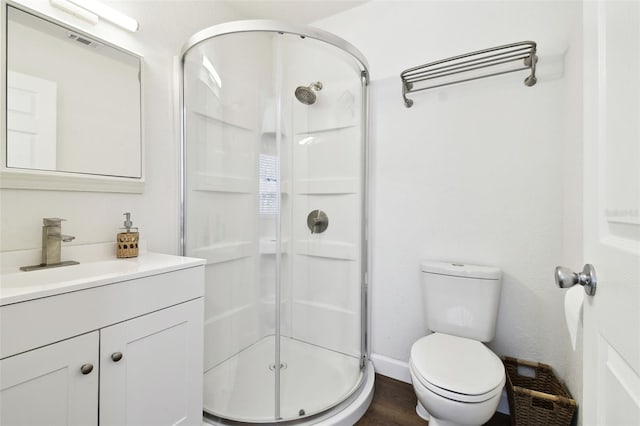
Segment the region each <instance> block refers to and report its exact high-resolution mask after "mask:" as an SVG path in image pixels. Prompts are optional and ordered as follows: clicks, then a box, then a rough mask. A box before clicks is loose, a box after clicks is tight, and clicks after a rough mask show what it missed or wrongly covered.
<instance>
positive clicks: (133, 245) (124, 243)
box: [116, 212, 140, 258]
mask: <svg viewBox="0 0 640 426" xmlns="http://www.w3.org/2000/svg"><path fill="white" fill-rule="evenodd" d="M122 231H123V232H120V233H118V238H117V240H116V241H117V243H118V249H117V251H116V256H117V257H118V258H127V257H137V256H138V239H139V237H140V233H139V232H138V228H134V227H133V222H132V221H131V213H128V212H127V213H124V228H122Z"/></svg>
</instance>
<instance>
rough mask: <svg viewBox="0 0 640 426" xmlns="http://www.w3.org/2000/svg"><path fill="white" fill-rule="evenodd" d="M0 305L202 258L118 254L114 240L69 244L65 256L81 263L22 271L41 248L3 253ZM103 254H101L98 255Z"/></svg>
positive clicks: (172, 268) (147, 273)
mask: <svg viewBox="0 0 640 426" xmlns="http://www.w3.org/2000/svg"><path fill="white" fill-rule="evenodd" d="M0 254H1V255H2V256H0V264H1V266H2V269H1V271H0V272H1V274H0V306H4V305H9V304H12V303H18V302H24V301H27V300H32V299H38V298H42V297H49V296H55V295H57V294H63V293H69V292H72V291H78V290H84V289H87V288H92V287H97V286H103V285H109V284H114V283H117V282H123V281H128V280H133V279H137V278H141V277H147V276H151V275H158V274H163V273H166V272H171V271H176V270H180V269H185V268H191V267H194V266H199V265H203V264H204V263H205V262H204V260H202V259H195V258H189V257H180V256H172V255H167V254H160V253H150V252H147V251H146V250H140V256H138V257H134V258H129V259H116V258H115V243H103V244H97V245H84V246H73V247H68V248H67V249H66V251H65V252H63V259H62V260H76V261H79V262H80V264H78V265H70V266H60V267H56V268H46V269H39V270H33V271H20V270H19V267H20V266H25V265H32V264H34V263H37V259H39V255H40V251H39V250H28V251H22V252H20V251H17V252H4V253H0ZM99 256H100V257H99Z"/></svg>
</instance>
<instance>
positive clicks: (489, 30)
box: [315, 1, 581, 383]
mask: <svg viewBox="0 0 640 426" xmlns="http://www.w3.org/2000/svg"><path fill="white" fill-rule="evenodd" d="M580 13H581V10H580V3H578V2H521V1H516V2H471V1H470V2H428V1H425V2H399V1H393V2H391V1H386V2H385V1H373V2H370V3H367V4H365V5H362V6H360V7H357V8H354V9H352V10H349V11H346V12H344V13H342V14H339V15H336V16H333V17H330V18H327V19H324V20H321V21H319V22H316V23H315V25H316V26H318V27H321V28H323V29H326V30H328V31H331V32H333V33H335V34H336V35H338V36H340V37H343V38H344V39H346V40H348V41H349V42H351V43H352V44H354V45H355V46H356V47H357V48H358V49H360V50H361V51H362V52H363V53H364V55H365V56H366V57H367V59H368V60H369V64H370V69H371V76H372V85H371V111H372V115H371V123H372V126H371V127H372V128H371V145H372V161H371V164H372V166H371V185H372V197H373V201H372V216H373V219H372V220H373V223H372V225H371V229H372V233H373V235H372V244H371V250H372V267H371V268H372V284H371V286H372V299H373V300H372V318H373V319H372V327H371V328H372V353H373V358H374V361H377V362H376V367H377V368H379V370H382V371H383V373H384V372H386V373H388V374H391V375H395V376H396V377H398V378H402V379H407V374H406V361H407V360H408V358H409V349H410V347H411V344H412V343H413V342H414V341H415V340H416V339H417V338H419V337H420V336H421V335H423V334H424V332H425V327H424V323H423V312H422V301H421V288H420V269H419V261H420V260H421V259H439V260H456V261H462V262H469V263H478V264H488V265H496V266H499V267H501V268H502V269H503V271H504V279H503V289H502V296H501V297H502V299H501V305H500V311H499V318H498V322H499V323H498V327H497V335H496V338H495V339H494V341H493V342H492V343H491V347H492V348H493V349H494V350H495V351H496V352H497V353H498V354H504V355H510V356H515V357H519V358H523V359H528V360H536V361H541V362H545V363H548V364H551V365H552V366H553V367H554V368H555V369H556V370H557V371H558V373H559V374H560V375H561V376H563V377H564V376H565V375H566V372H567V369H568V366H567V364H568V362H569V359H570V347H569V341H568V334H567V332H566V330H565V327H564V317H563V311H562V296H563V293H562V292H561V291H559V290H557V289H555V288H554V282H553V275H552V273H553V268H554V267H555V266H556V265H557V264H560V263H561V262H562V261H564V260H565V259H566V260H572V259H570V258H573V260H576V259H577V258H579V254H578V253H579V252H580V248H579V247H580V244H579V243H577V244H575V243H574V245H572V246H570V247H566V248H565V245H564V240H569V239H570V238H572V237H574V236H576V235H579V234H580V226H579V223H578V226H575V227H573V226H572V227H570V228H566V227H565V224H566V223H567V222H572V221H573V220H574V219H578V222H579V217H580V216H579V202H580V200H579V199H575V198H574V196H573V195H572V193H571V192H569V191H573V190H576V191H578V192H579V191H580V185H581V183H580V181H579V176H580V174H579V170H577V171H576V170H573V169H571V167H569V168H567V166H566V165H567V164H568V162H570V161H574V160H573V158H572V155H573V154H574V153H573V152H572V151H571V150H570V149H568V148H566V146H567V145H566V144H565V142H566V140H567V137H569V138H570V140H571V145H572V146H573V147H576V145H578V146H579V137H580V135H577V134H576V133H575V131H570V129H571V128H572V126H573V125H574V124H575V120H577V119H579V115H580V100H579V99H575V98H573V96H574V95H575V94H576V91H579V87H580V84H581V82H580V81H578V82H576V81H574V80H571V79H573V78H574V77H576V76H577V77H580V70H579V69H576V68H575V67H573V65H575V64H576V63H579V58H576V59H573V61H574V62H572V66H571V68H570V72H571V73H572V74H571V75H569V74H567V70H565V69H564V55H565V54H566V53H568V52H571V55H575V54H576V52H575V51H574V50H575V49H577V51H579V49H580V48H581V46H580V45H579V43H578V42H577V41H579V40H577V37H576V34H579V30H575V26H574V21H577V22H579V18H580ZM521 40H534V41H536V42H537V43H538V52H539V57H540V62H539V75H538V84H537V85H536V86H534V87H531V88H528V87H525V86H524V84H523V83H522V80H523V79H524V78H525V76H526V74H524V73H520V74H510V75H507V76H501V77H495V78H493V79H486V80H480V81H476V82H471V83H466V84H460V85H455V86H450V87H448V88H442V89H437V90H432V91H427V92H422V93H417V94H415V95H412V96H410V97H412V98H413V99H414V100H415V104H414V107H413V108H411V109H406V108H405V107H404V106H403V103H402V97H401V84H400V78H399V74H400V72H401V71H403V70H404V69H406V68H409V67H413V66H417V65H420V64H423V63H426V62H430V61H434V60H438V59H442V58H446V57H449V56H453V55H457V54H460V53H465V52H470V51H473V50H478V49H482V48H487V47H492V46H497V45H500V44H506V43H511V42H515V41H521ZM576 61H577V62H576ZM576 84H577V86H576ZM577 88H578V89H577ZM570 96H571V97H570ZM571 120H573V121H571ZM565 157H566V158H565ZM575 173H577V175H576V174H575ZM576 176H578V177H577V178H576ZM563 237H564V238H563ZM572 266H576V265H572ZM577 357H579V355H577ZM396 367H398V368H396ZM572 371H573V373H572V374H575V373H576V371H574V370H572ZM576 380H577V379H576ZM576 380H573V381H574V382H576ZM578 383H579V382H578Z"/></svg>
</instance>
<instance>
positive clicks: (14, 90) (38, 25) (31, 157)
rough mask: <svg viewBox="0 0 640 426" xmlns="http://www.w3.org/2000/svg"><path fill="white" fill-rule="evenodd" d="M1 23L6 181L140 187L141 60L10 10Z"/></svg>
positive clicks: (60, 26) (42, 20)
mask: <svg viewBox="0 0 640 426" xmlns="http://www.w3.org/2000/svg"><path fill="white" fill-rule="evenodd" d="M6 17H7V27H6V28H7V37H6V70H7V71H6V80H7V92H6V93H7V102H6V138H5V140H6V147H5V150H4V153H5V164H4V166H5V168H4V170H3V171H4V172H5V174H6V172H7V171H11V170H12V169H16V170H17V169H20V170H21V171H27V170H41V171H55V172H65V173H74V174H83V175H92V176H90V177H92V178H93V179H95V177H94V176H97V175H100V176H109V177H117V178H129V179H131V178H134V179H137V180H141V179H142V138H141V84H140V68H141V60H140V57H139V56H137V55H134V54H132V53H130V52H126V51H124V50H122V49H119V48H116V47H114V46H111V45H109V44H107V43H105V42H103V41H99V40H96V39H94V38H91V37H88V36H87V35H86V34H84V33H81V32H78V31H76V30H74V29H71V28H66V27H64V26H62V25H59V24H57V23H54V22H51V21H49V20H45V19H43V18H42V17H40V16H36V15H35V14H32V13H29V12H26V11H23V10H21V9H18V8H16V7H13V6H11V5H7V9H6ZM51 175H54V173H51Z"/></svg>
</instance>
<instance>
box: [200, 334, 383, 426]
mask: <svg viewBox="0 0 640 426" xmlns="http://www.w3.org/2000/svg"><path fill="white" fill-rule="evenodd" d="M280 342H281V343H280V353H281V355H280V363H281V369H280V417H281V419H282V420H280V421H285V423H288V422H286V421H287V420H291V421H292V423H295V424H323V425H331V424H347V423H348V422H345V421H348V420H353V421H354V422H355V420H357V419H358V418H360V417H361V416H362V414H363V413H364V412H365V411H366V409H367V408H368V406H369V404H370V402H371V398H372V397H373V381H374V372H373V365H371V364H369V365H368V368H366V369H365V370H364V371H365V373H363V371H361V370H360V368H359V362H360V360H359V359H358V358H356V357H353V356H349V355H344V354H342V353H338V352H334V351H331V350H328V349H324V348H321V347H318V346H314V345H310V344H308V343H304V342H301V341H298V340H294V339H289V338H281V340H280ZM274 353H275V336H267V337H265V338H263V339H262V340H260V341H258V342H257V343H255V344H254V345H252V346H249V347H248V348H246V349H244V350H243V351H241V352H240V353H238V354H237V355H235V356H233V357H232V358H229V359H228V360H226V361H224V362H223V363H221V364H219V365H218V366H216V367H214V368H212V369H211V370H209V371H207V372H206V373H205V374H204V410H205V419H204V420H205V424H207V423H208V424H213V425H225V424H239V423H244V424H246V423H258V424H260V423H262V424H265V423H267V424H273V423H275V422H276V421H275V420H274V418H275V417H274V416H275V407H276V397H275V387H276V386H275V373H274V370H275V368H274V367H275V366H274ZM363 374H366V377H365V378H364V380H365V381H366V383H365V384H364V386H362V387H361V388H360V389H358V387H359V385H360V382H361V376H362V375H363ZM330 407H334V408H333V409H332V410H330V411H328V412H327V413H326V414H324V415H317V416H314V415H315V414H318V413H321V412H323V411H325V410H327V409H329V408H330ZM310 416H313V417H311V418H309V417H310Z"/></svg>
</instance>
